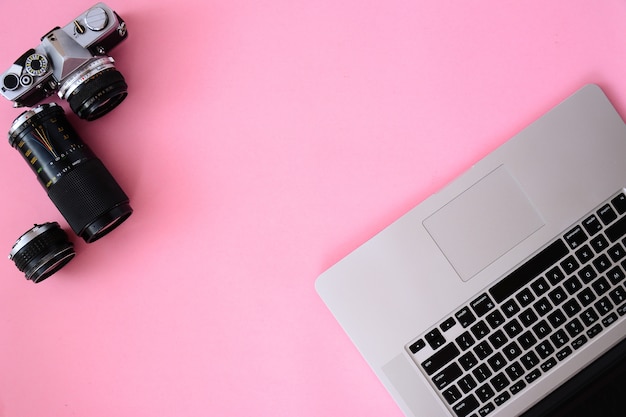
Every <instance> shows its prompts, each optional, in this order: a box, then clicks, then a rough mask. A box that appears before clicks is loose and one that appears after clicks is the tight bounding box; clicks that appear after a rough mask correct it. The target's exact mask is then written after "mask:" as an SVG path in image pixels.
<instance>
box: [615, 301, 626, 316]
mask: <svg viewBox="0 0 626 417" xmlns="http://www.w3.org/2000/svg"><path fill="white" fill-rule="evenodd" d="M616 311H617V314H619V315H620V316H623V315H624V314H626V304H622V305H621V306H619V307H617V309H616Z"/></svg>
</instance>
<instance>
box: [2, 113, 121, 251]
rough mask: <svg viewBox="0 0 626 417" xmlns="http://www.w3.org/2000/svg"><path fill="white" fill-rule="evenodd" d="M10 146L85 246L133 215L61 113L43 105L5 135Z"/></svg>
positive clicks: (101, 164)
mask: <svg viewBox="0 0 626 417" xmlns="http://www.w3.org/2000/svg"><path fill="white" fill-rule="evenodd" d="M9 144H10V145H11V146H12V147H14V148H15V149H17V150H18V151H19V152H20V154H21V155H22V156H23V157H24V159H25V160H26V162H27V163H28V164H29V165H30V167H31V169H32V170H33V172H34V173H35V174H36V175H37V179H38V180H39V183H40V184H41V185H42V187H43V188H44V189H45V190H46V191H47V193H48V197H50V199H51V200H52V202H53V203H54V204H55V205H56V207H57V208H58V209H59V211H60V212H61V214H62V215H63V217H64V218H65V219H66V220H67V222H68V224H69V225H70V227H71V228H72V230H73V231H74V232H75V233H76V234H77V235H78V236H80V237H82V238H83V239H84V240H85V241H86V242H88V243H90V242H94V241H96V240H98V239H99V238H101V237H102V236H104V235H106V234H107V233H109V232H110V231H112V230H113V229H115V228H116V227H117V226H119V225H120V224H121V223H122V222H123V221H124V220H126V219H127V218H128V217H129V216H130V215H131V214H132V212H133V210H132V208H131V207H130V203H129V199H128V196H127V195H126V194H125V193H124V191H123V190H122V188H121V187H120V186H119V184H118V183H117V182H116V181H115V179H114V178H113V176H112V175H111V173H110V172H109V171H108V170H107V169H106V167H105V166H104V164H103V163H102V161H100V160H99V159H98V158H97V157H96V156H95V155H94V153H93V152H92V151H91V150H90V149H89V148H88V147H87V145H85V143H84V142H83V141H82V140H81V138H80V137H79V136H78V134H77V133H76V131H75V130H74V128H73V127H72V126H71V125H70V124H69V122H68V121H67V118H66V117H65V113H64V111H63V109H62V108H61V107H60V106H58V105H56V104H54V103H50V104H42V105H40V106H38V107H36V108H34V109H32V110H28V111H25V112H24V113H22V114H21V115H20V116H18V118H17V119H15V121H14V122H13V125H12V127H11V129H10V130H9Z"/></svg>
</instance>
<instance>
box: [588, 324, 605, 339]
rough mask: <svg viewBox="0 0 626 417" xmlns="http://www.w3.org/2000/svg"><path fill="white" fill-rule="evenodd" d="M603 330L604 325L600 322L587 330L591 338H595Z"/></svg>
mask: <svg viewBox="0 0 626 417" xmlns="http://www.w3.org/2000/svg"><path fill="white" fill-rule="evenodd" d="M601 331H602V325H601V324H600V323H596V324H595V325H594V326H593V327H591V328H590V329H589V330H587V337H588V338H589V339H593V338H594V337H596V336H597V335H599V334H600V332H601Z"/></svg>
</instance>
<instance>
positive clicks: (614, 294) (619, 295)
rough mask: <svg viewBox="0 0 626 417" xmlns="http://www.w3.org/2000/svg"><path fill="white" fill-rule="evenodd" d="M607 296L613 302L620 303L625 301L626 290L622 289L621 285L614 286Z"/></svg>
mask: <svg viewBox="0 0 626 417" xmlns="http://www.w3.org/2000/svg"><path fill="white" fill-rule="evenodd" d="M609 296H610V297H611V300H613V302H614V303H615V304H621V303H622V302H623V301H626V290H624V288H623V287H615V289H614V290H613V291H611V292H610V293H609Z"/></svg>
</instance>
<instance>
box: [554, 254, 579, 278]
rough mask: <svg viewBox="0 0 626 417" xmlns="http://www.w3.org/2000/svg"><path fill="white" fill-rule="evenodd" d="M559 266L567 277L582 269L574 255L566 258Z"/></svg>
mask: <svg viewBox="0 0 626 417" xmlns="http://www.w3.org/2000/svg"><path fill="white" fill-rule="evenodd" d="M559 265H561V268H563V271H564V272H565V275H570V274H573V273H574V272H576V270H577V269H578V268H579V267H580V264H579V263H578V260H577V259H576V258H575V257H574V256H573V255H570V256H568V257H567V258H565V259H564V260H563V262H561V263H560V264H559Z"/></svg>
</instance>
